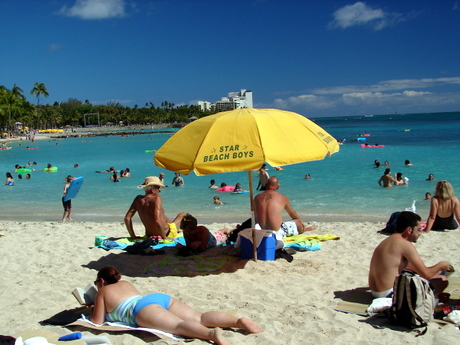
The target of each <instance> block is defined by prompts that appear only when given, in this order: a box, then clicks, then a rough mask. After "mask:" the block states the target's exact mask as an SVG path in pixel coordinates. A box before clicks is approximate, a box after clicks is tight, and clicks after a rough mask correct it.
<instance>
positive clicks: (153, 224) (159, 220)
mask: <svg viewBox="0 0 460 345" xmlns="http://www.w3.org/2000/svg"><path fill="white" fill-rule="evenodd" d="M139 187H142V188H143V189H144V191H145V195H138V196H136V197H135V198H134V201H133V203H132V204H131V206H130V207H129V210H128V212H127V213H126V216H125V225H126V228H127V229H128V232H129V235H130V236H131V237H136V234H135V233H134V228H133V222H132V218H133V216H134V215H135V214H136V212H137V213H138V214H139V218H140V219H141V221H142V224H144V227H145V235H146V236H161V237H162V238H167V237H177V233H178V230H177V229H179V227H180V222H181V220H182V218H183V217H184V215H185V214H186V213H183V212H182V213H179V214H178V215H177V216H176V218H175V219H174V220H173V221H172V222H171V221H170V220H169V219H168V217H166V215H165V212H164V209H163V199H162V198H161V196H160V195H159V194H160V191H161V188H164V187H165V185H164V184H163V182H162V181H161V180H160V179H159V178H158V177H157V176H148V177H146V178H145V181H144V183H143V184H141V185H140V186H139Z"/></svg>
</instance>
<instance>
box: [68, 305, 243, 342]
mask: <svg viewBox="0 0 460 345" xmlns="http://www.w3.org/2000/svg"><path fill="white" fill-rule="evenodd" d="M216 310H218V309H198V311H199V312H201V313H205V312H207V311H216ZM219 311H222V312H224V313H227V314H230V315H232V316H236V314H237V312H238V310H237V309H223V310H219ZM72 326H80V327H85V328H91V329H94V330H97V331H106V332H127V331H143V332H148V333H151V334H153V335H155V336H157V337H158V338H161V339H166V338H171V339H176V340H178V339H184V338H183V337H181V336H178V335H175V334H171V333H167V332H163V331H160V330H158V329H154V328H145V327H131V326H128V325H126V324H124V323H121V322H105V323H103V324H102V325H97V324H95V323H92V322H91V321H90V320H89V319H88V318H87V317H86V316H84V315H82V317H81V318H80V319H78V320H77V321H74V322H72V323H70V324H68V325H67V327H72Z"/></svg>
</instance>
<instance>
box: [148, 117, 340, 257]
mask: <svg viewBox="0 0 460 345" xmlns="http://www.w3.org/2000/svg"><path fill="white" fill-rule="evenodd" d="M337 151H339V145H338V143H337V140H336V139H334V138H333V137H332V136H331V135H330V134H329V133H327V132H326V131H325V130H324V129H322V128H321V127H320V126H318V125H317V124H315V123H314V122H312V121H310V120H308V119H307V118H305V117H304V116H302V115H299V114H296V113H293V112H290V111H283V110H277V109H252V108H242V109H236V110H231V111H226V112H222V113H218V114H215V115H210V116H206V117H203V118H201V119H198V120H195V121H193V122H191V123H189V124H188V125H186V126H185V127H184V128H182V129H181V130H179V131H178V132H177V133H176V134H174V135H173V136H172V137H171V138H170V139H169V140H168V141H166V143H165V144H164V145H163V146H162V147H161V148H160V149H159V150H157V152H156V153H155V156H154V161H155V164H156V165H157V166H159V167H162V168H165V169H168V170H171V171H175V172H179V173H181V174H184V175H188V174H189V173H190V172H191V171H194V172H195V174H197V175H207V174H216V173H223V172H233V171H244V170H246V171H248V179H249V192H250V194H249V196H250V205H251V213H253V210H254V207H253V203H252V200H253V188H252V175H251V170H253V169H258V168H260V166H261V165H262V164H263V163H265V162H266V163H268V164H270V165H271V166H282V165H289V164H295V163H302V162H307V161H314V160H320V159H324V158H325V157H326V156H327V155H331V154H333V153H335V152H337ZM252 217H253V216H252ZM253 224H254V221H253ZM254 236H255V233H254V231H253V237H254ZM253 246H254V248H253V251H254V260H255V261H257V248H256V247H255V241H254V238H253Z"/></svg>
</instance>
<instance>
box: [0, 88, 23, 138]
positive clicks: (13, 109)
mask: <svg viewBox="0 0 460 345" xmlns="http://www.w3.org/2000/svg"><path fill="white" fill-rule="evenodd" d="M23 103H24V102H23V101H22V100H21V99H20V97H19V96H18V95H15V94H14V93H12V92H10V91H5V90H2V91H1V92H0V114H4V115H6V114H8V131H9V132H11V127H12V126H11V114H12V113H13V114H14V113H16V114H19V113H20V112H21V110H22V109H23V106H22V105H23ZM8 134H9V133H8Z"/></svg>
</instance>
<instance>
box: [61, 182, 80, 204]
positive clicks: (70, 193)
mask: <svg viewBox="0 0 460 345" xmlns="http://www.w3.org/2000/svg"><path fill="white" fill-rule="evenodd" d="M82 184H83V176H80V177H77V178H76V179H74V180H73V181H72V182H70V186H69V188H67V194H66V195H65V196H64V201H67V200H70V199H73V198H75V197H76V196H77V194H78V192H79V191H80V188H81V185H82Z"/></svg>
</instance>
